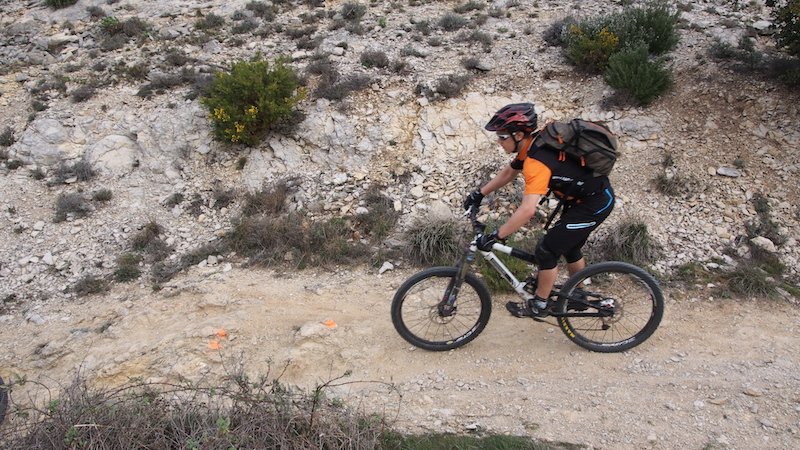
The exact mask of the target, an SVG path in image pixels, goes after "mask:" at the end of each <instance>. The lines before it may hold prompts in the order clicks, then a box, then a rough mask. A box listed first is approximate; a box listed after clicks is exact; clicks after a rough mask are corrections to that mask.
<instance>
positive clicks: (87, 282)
mask: <svg viewBox="0 0 800 450" xmlns="http://www.w3.org/2000/svg"><path fill="white" fill-rule="evenodd" d="M108 288H109V283H108V280H106V279H105V278H103V277H98V276H96V275H87V276H85V277H83V278H81V279H80V280H78V282H77V283H75V285H74V286H73V287H72V291H73V292H74V293H75V295H77V296H78V297H84V296H86V295H90V294H99V293H101V292H105V291H107V290H108Z"/></svg>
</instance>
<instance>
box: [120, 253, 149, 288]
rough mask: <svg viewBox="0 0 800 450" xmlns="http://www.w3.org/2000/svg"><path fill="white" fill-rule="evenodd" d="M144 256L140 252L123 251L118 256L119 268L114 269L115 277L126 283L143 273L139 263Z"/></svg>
mask: <svg viewBox="0 0 800 450" xmlns="http://www.w3.org/2000/svg"><path fill="white" fill-rule="evenodd" d="M141 262H142V256H141V255H139V254H138V253H123V254H121V255H120V256H119V257H117V268H116V269H115V270H114V279H115V280H117V281H119V282H122V283H126V282H128V281H133V280H135V279H137V278H139V277H140V276H141V275H142V271H141V270H140V269H139V263H141Z"/></svg>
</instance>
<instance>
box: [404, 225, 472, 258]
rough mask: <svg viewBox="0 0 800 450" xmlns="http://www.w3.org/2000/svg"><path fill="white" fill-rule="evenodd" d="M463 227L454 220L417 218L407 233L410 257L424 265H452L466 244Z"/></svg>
mask: <svg viewBox="0 0 800 450" xmlns="http://www.w3.org/2000/svg"><path fill="white" fill-rule="evenodd" d="M462 231H463V230H462V229H461V227H460V226H459V224H457V223H456V222H454V221H441V220H440V221H428V220H417V221H416V222H414V223H413V224H412V225H411V227H409V229H408V230H407V231H406V233H405V239H406V241H407V242H408V257H409V258H410V259H411V261H412V262H414V263H416V264H422V265H450V264H452V263H453V261H454V260H455V258H456V256H457V255H458V252H459V251H460V250H461V248H462V246H463V245H464V242H463V241H464V239H463V233H462Z"/></svg>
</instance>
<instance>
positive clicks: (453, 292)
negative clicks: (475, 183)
mask: <svg viewBox="0 0 800 450" xmlns="http://www.w3.org/2000/svg"><path fill="white" fill-rule="evenodd" d="M468 214H469V217H470V221H471V222H472V227H473V229H474V230H475V238H474V239H473V240H472V242H470V244H469V246H468V247H467V249H466V250H465V251H464V254H463V255H462V256H461V258H460V259H459V260H458V262H457V263H456V267H457V268H458V276H456V277H454V278H453V279H452V280H451V282H450V284H449V285H448V287H447V289H446V290H445V294H444V296H443V298H442V301H441V302H440V303H439V314H441V315H442V316H445V317H446V316H449V315H451V314H452V313H453V312H454V311H455V308H456V306H455V303H456V299H457V298H458V293H459V291H460V290H461V284H462V283H463V282H464V277H465V276H466V274H467V272H468V271H469V270H470V266H471V265H472V262H473V261H474V260H475V253H480V254H481V256H482V257H483V259H485V260H486V261H487V262H488V263H489V265H490V266H491V267H492V268H493V269H494V270H495V271H497V273H498V274H499V275H500V276H501V277H502V278H503V279H504V280H506V282H507V283H508V284H510V285H511V287H512V288H513V289H514V292H516V293H517V295H519V296H520V297H521V298H522V299H523V300H525V301H527V300H530V299H532V298H533V297H534V296H533V294H531V293H529V292H527V291H526V290H525V289H524V288H525V282H524V281H520V280H519V279H517V277H516V276H515V275H514V274H513V273H512V272H511V270H509V268H508V267H507V266H506V265H505V264H504V263H503V261H501V260H500V258H498V257H497V255H495V254H494V252H495V251H497V252H500V253H505V254H506V255H509V256H511V257H513V258H518V259H521V260H523V261H526V262H528V263H531V264H535V263H536V258H535V257H534V256H533V255H532V254H530V253H528V252H526V251H523V250H520V249H518V248H514V247H510V246H508V245H504V244H500V243H495V244H493V245H492V250H490V251H483V250H479V249H478V245H477V240H478V237H480V236H481V235H482V234H483V232H484V229H485V225H484V224H482V223H480V222H479V221H478V219H477V217H476V216H477V211H476V210H475V209H471V210H470V211H469V212H468ZM552 295H555V296H556V297H557V298H558V299H559V300H564V301H573V302H577V303H578V304H580V305H583V306H586V307H589V308H593V309H595V310H596V312H575V311H573V312H567V313H559V312H555V311H553V312H551V313H550V316H552V317H609V316H611V315H613V312H612V311H609V310H605V309H601V308H598V307H597V304H592V303H589V302H587V301H584V300H583V299H577V298H573V297H571V296H570V295H567V294H563V293H561V292H560V291H558V290H557V289H554V290H553V291H552V293H551V296H552Z"/></svg>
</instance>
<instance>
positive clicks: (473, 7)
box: [453, 0, 486, 14]
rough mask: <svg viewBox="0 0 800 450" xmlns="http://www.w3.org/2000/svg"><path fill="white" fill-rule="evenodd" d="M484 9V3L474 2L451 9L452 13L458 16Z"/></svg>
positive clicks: (474, 0) (472, 0) (470, 1)
mask: <svg viewBox="0 0 800 450" xmlns="http://www.w3.org/2000/svg"><path fill="white" fill-rule="evenodd" d="M485 7H486V4H485V3H481V2H478V1H476V0H469V1H468V2H466V3H462V4H460V5H457V6H456V7H455V8H453V12H456V13H458V14H463V13H466V12H470V11H479V10H481V9H483V8H485Z"/></svg>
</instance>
